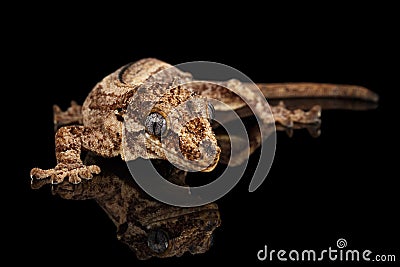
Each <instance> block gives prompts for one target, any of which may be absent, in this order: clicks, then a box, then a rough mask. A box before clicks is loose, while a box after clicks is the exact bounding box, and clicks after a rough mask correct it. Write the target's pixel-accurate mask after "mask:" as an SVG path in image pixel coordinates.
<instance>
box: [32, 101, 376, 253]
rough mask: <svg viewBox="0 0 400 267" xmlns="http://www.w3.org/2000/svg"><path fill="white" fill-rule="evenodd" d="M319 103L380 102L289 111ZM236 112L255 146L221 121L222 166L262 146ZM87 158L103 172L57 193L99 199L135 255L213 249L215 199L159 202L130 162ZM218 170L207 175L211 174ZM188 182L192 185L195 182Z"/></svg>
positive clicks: (38, 183) (165, 167) (249, 121)
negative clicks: (197, 203)
mask: <svg viewBox="0 0 400 267" xmlns="http://www.w3.org/2000/svg"><path fill="white" fill-rule="evenodd" d="M316 103H318V104H319V105H320V106H321V107H322V109H323V110H328V109H345V110H369V109H374V108H376V106H377V105H376V104H375V103H368V102H362V101H348V100H343V99H335V100H326V99H297V100H290V101H285V105H286V106H287V107H288V108H289V109H295V108H302V109H309V108H311V107H312V106H314V105H315V104H316ZM237 113H238V114H239V116H240V117H241V118H242V120H243V122H244V124H245V126H246V130H247V133H248V139H249V145H250V148H249V147H246V146H244V145H243V146H241V145H240V144H241V142H237V144H239V145H238V146H236V147H231V146H230V139H232V138H239V137H237V136H228V135H227V134H226V132H224V130H223V127H219V125H218V124H217V123H216V124H215V125H213V128H214V131H215V134H216V138H217V140H218V145H219V146H220V147H221V155H220V162H219V163H220V164H221V165H226V164H228V163H229V164H232V165H233V166H238V165H240V164H242V163H243V162H244V161H245V159H247V158H248V157H249V156H250V155H251V154H253V153H254V152H255V151H256V150H257V149H258V148H259V147H260V145H261V138H260V131H259V128H258V126H257V124H256V123H255V121H254V116H252V113H251V112H250V111H249V110H248V109H246V108H242V109H239V110H237ZM226 119H227V121H224V123H227V122H229V120H230V119H233V118H229V117H226ZM276 129H277V130H278V131H285V132H286V133H287V134H288V135H289V136H292V135H293V131H294V130H295V131H297V130H304V129H305V130H307V131H308V132H309V133H310V135H311V136H312V137H318V136H319V135H320V121H317V122H316V123H313V124H299V123H297V124H294V125H293V127H291V129H289V130H288V129H287V128H285V127H279V126H277V128H276ZM239 141H240V140H239ZM243 143H244V140H243ZM249 150H250V151H249ZM231 155H232V157H231ZM85 161H86V162H85V163H86V164H97V165H99V166H101V169H102V172H101V173H100V174H99V175H95V176H94V177H93V179H92V180H85V181H83V182H82V183H80V184H77V185H74V184H71V183H69V182H68V181H64V182H63V183H61V184H58V185H53V187H52V191H53V194H55V195H58V196H60V197H62V198H64V199H70V200H87V199H94V200H95V201H96V202H97V203H98V205H99V206H100V207H101V208H102V209H103V210H104V211H105V212H106V213H107V215H108V216H109V218H110V219H111V220H112V221H113V223H114V224H115V225H116V227H117V238H118V239H119V240H120V241H121V242H123V243H125V244H126V245H128V246H129V247H130V248H131V249H132V250H133V251H134V252H135V253H136V256H137V258H138V259H142V260H144V259H149V258H151V257H160V258H166V257H172V256H181V255H183V254H184V253H185V252H188V253H191V254H199V253H205V252H207V251H208V250H209V249H210V247H211V245H212V241H213V233H214V231H215V230H216V229H217V228H218V227H219V226H220V225H221V219H220V213H219V210H218V206H217V205H216V204H215V203H211V204H208V205H204V206H201V207H194V208H181V207H175V206H169V205H166V204H163V203H161V202H159V201H156V200H154V199H153V198H152V197H150V196H148V195H147V194H146V193H144V192H143V191H142V190H141V189H140V188H138V186H137V185H136V184H135V183H134V181H133V179H132V177H131V175H130V173H129V170H128V168H127V166H126V164H125V162H123V161H122V160H121V159H115V158H114V159H104V158H99V157H92V156H90V155H88V156H87V157H86V160H85ZM154 163H155V167H156V168H157V170H158V171H159V172H160V174H161V175H162V176H163V177H164V178H166V179H168V180H169V181H170V182H173V183H175V184H178V185H182V186H185V185H187V184H188V183H187V181H186V176H187V172H185V171H182V170H179V169H177V168H175V167H173V166H172V165H171V164H170V163H168V162H167V161H163V160H155V161H154ZM218 170H219V171H221V169H218V168H216V171H218ZM222 171H223V170H222ZM252 171H254V170H252V169H251V168H248V169H247V170H246V172H252ZM214 172H215V171H213V172H211V173H209V174H207V176H211V177H212V176H213V174H215V173H214ZM210 174H211V175H210ZM203 175H204V174H203ZM203 178H204V176H203ZM49 183H51V181H50V179H43V180H37V179H33V180H32V188H33V189H38V188H40V187H42V186H43V185H45V184H49ZM189 185H190V186H193V185H191V184H190V183H189Z"/></svg>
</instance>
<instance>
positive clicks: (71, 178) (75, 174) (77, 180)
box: [69, 170, 82, 184]
mask: <svg viewBox="0 0 400 267" xmlns="http://www.w3.org/2000/svg"><path fill="white" fill-rule="evenodd" d="M69 182H70V183H72V184H79V183H80V182H82V179H81V178H79V176H78V171H76V170H73V171H71V172H70V174H69Z"/></svg>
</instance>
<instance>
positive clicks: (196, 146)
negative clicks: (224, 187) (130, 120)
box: [144, 86, 221, 172]
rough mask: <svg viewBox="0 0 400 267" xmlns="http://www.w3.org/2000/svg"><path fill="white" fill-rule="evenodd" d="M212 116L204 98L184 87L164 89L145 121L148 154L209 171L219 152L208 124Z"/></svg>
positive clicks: (178, 164) (212, 113) (182, 166)
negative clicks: (164, 91)
mask: <svg viewBox="0 0 400 267" xmlns="http://www.w3.org/2000/svg"><path fill="white" fill-rule="evenodd" d="M213 117H214V108H213V106H212V104H211V103H210V102H209V101H208V100H207V99H206V98H204V97H200V96H199V95H197V94H195V93H194V92H192V91H191V90H189V89H188V88H186V87H184V86H177V87H174V88H171V89H169V90H167V91H166V93H165V94H164V95H163V96H162V97H161V98H160V99H159V101H158V102H157V103H156V104H155V105H154V107H153V108H152V110H151V112H150V113H149V114H148V115H147V117H146V118H145V121H144V128H145V137H146V147H147V153H149V154H150V156H149V157H150V158H161V159H166V160H168V161H170V162H171V163H172V164H174V165H176V166H178V167H179V168H181V169H185V170H189V171H199V170H200V171H203V172H207V171H212V170H213V169H214V168H215V166H216V165H217V163H218V161H219V156H220V151H221V149H220V148H219V146H218V144H217V139H216V137H215V134H214V132H213V130H212V127H211V123H210V121H211V120H212V119H213Z"/></svg>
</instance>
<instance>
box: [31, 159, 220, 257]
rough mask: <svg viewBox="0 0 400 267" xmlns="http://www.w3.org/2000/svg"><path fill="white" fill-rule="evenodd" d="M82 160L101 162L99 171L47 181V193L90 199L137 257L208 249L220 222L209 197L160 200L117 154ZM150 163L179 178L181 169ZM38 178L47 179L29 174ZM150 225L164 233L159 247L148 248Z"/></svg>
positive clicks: (202, 251)
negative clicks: (193, 203)
mask: <svg viewBox="0 0 400 267" xmlns="http://www.w3.org/2000/svg"><path fill="white" fill-rule="evenodd" d="M86 160H92V161H93V162H92V163H96V164H98V165H99V166H101V168H102V173H101V174H99V175H95V176H94V178H93V180H91V181H84V182H83V183H80V184H79V185H72V184H70V183H69V182H67V181H64V182H63V183H60V184H58V185H56V186H53V187H52V191H53V194H55V195H58V196H60V197H62V198H64V199H69V200H87V199H94V200H95V201H96V202H97V204H98V205H99V206H100V207H101V208H102V209H103V210H104V211H105V212H106V213H107V215H108V216H109V218H110V219H111V220H112V222H113V223H114V224H115V226H116V228H117V238H118V239H119V240H120V241H121V242H123V243H124V244H126V245H127V246H128V247H129V248H130V249H131V250H132V251H133V252H135V254H136V256H137V258H138V259H141V260H145V259H149V258H151V257H159V258H167V257H173V256H178V257H179V256H181V255H183V254H184V253H191V254H199V253H205V252H206V251H208V250H209V249H210V246H211V245H212V243H211V241H212V235H213V233H214V231H215V230H216V229H217V228H218V227H219V226H220V224H221V219H220V213H219V210H218V206H217V205H216V204H215V203H210V204H208V205H204V206H201V207H194V208H181V207H174V206H170V205H166V204H164V203H161V202H159V201H156V200H154V199H153V198H151V197H149V196H148V195H147V194H146V193H144V192H143V191H142V190H141V189H140V188H139V187H138V186H137V185H136V184H135V183H134V182H133V180H132V179H131V177H130V175H129V172H128V169H127V166H126V165H125V164H124V163H123V162H122V161H121V160H118V159H114V160H111V161H106V160H103V161H102V162H101V159H99V158H96V157H91V156H89V157H87V158H86ZM156 167H157V168H158V169H160V170H161V171H163V175H164V177H165V178H166V179H168V180H170V181H178V180H179V181H181V183H182V184H184V180H185V176H186V172H183V171H180V170H178V169H176V168H174V167H173V166H171V165H169V164H168V163H166V161H159V162H156ZM116 173H118V175H117V174H116ZM44 181H47V182H49V181H48V180H35V182H34V183H33V184H32V186H33V187H34V188H39V187H40V186H43V185H44V184H40V183H41V182H44ZM38 183H39V184H38ZM154 231H163V232H164V233H166V234H167V235H168V240H167V244H166V249H165V251H159V252H157V251H154V250H153V249H152V245H151V244H149V239H150V237H149V235H150V234H151V232H154ZM77 242H79V241H77Z"/></svg>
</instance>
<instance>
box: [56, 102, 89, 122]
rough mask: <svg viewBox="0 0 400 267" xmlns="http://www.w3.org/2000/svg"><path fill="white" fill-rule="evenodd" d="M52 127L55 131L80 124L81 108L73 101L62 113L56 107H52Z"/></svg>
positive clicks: (81, 120) (81, 119)
mask: <svg viewBox="0 0 400 267" xmlns="http://www.w3.org/2000/svg"><path fill="white" fill-rule="evenodd" d="M53 116H54V127H55V129H57V128H58V127H60V126H63V125H70V124H79V125H80V124H82V123H83V118H82V106H80V105H78V104H77V103H76V102H75V101H71V106H70V107H69V108H68V109H67V110H66V111H62V110H61V108H60V107H59V106H57V105H54V106H53Z"/></svg>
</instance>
